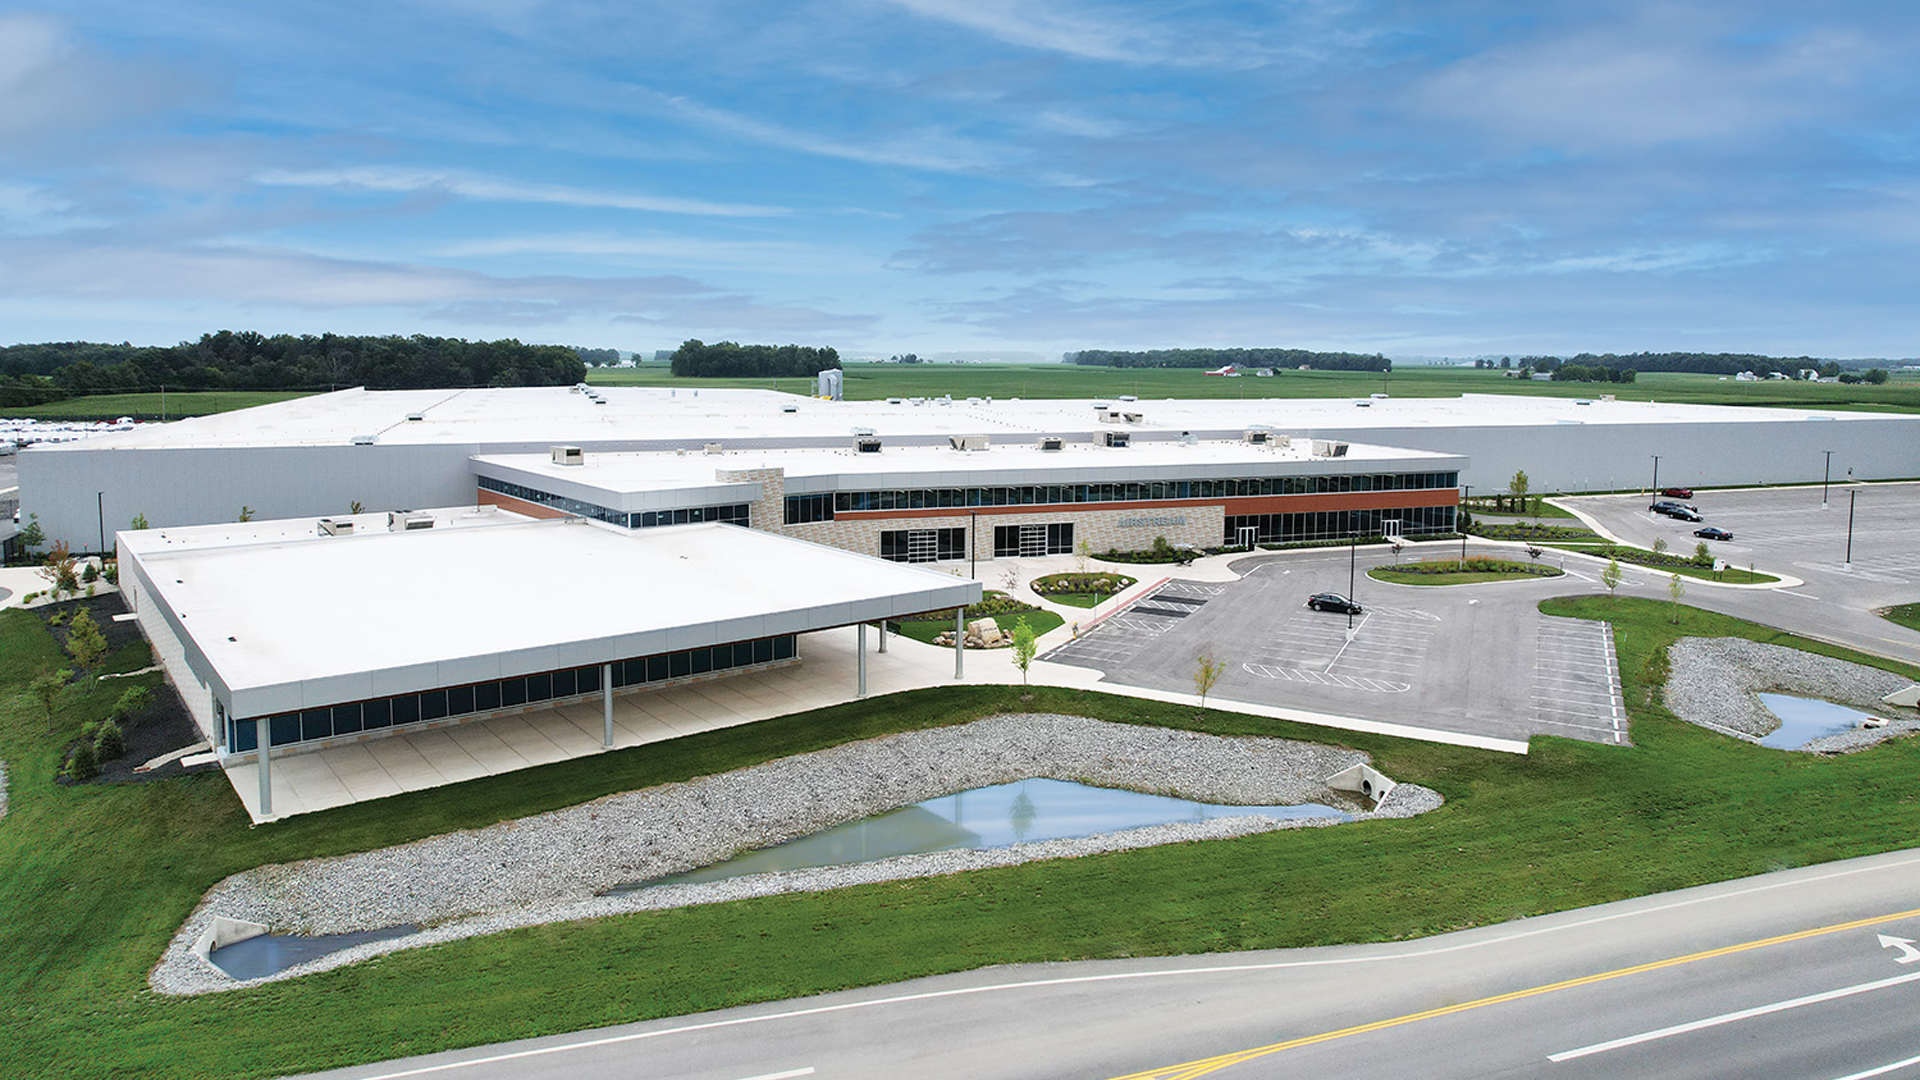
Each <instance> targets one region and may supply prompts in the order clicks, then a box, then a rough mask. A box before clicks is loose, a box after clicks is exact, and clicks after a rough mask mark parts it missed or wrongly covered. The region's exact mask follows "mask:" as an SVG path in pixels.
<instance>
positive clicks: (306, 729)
mask: <svg viewBox="0 0 1920 1080" xmlns="http://www.w3.org/2000/svg"><path fill="white" fill-rule="evenodd" d="M331 734H333V710H332V709H308V710H307V711H306V712H303V713H301V714H300V738H301V740H302V741H305V740H307V739H324V738H326V737H327V736H329V735H331Z"/></svg>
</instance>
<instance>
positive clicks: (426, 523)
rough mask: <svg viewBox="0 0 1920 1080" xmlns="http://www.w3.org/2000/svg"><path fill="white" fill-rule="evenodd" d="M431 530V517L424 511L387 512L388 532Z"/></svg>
mask: <svg viewBox="0 0 1920 1080" xmlns="http://www.w3.org/2000/svg"><path fill="white" fill-rule="evenodd" d="M431 528H433V515H432V514H429V513H427V512H426V511H425V510H389V511H387V531H388V532H414V531H415V530H418V529H431Z"/></svg>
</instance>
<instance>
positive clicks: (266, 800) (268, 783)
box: [253, 716, 273, 818]
mask: <svg viewBox="0 0 1920 1080" xmlns="http://www.w3.org/2000/svg"><path fill="white" fill-rule="evenodd" d="M267 720H268V718H267V717H264V716H262V717H259V718H257V719H255V720H254V722H253V741H254V742H255V743H258V744H259V746H260V816H261V817H262V818H270V817H272V816H273V770H272V768H271V767H270V766H269V765H268V764H267V761H268V756H267V755H268V752H269V751H270V750H271V749H272V747H271V746H270V745H269V740H270V739H271V738H272V735H273V732H272V730H271V729H270V725H269V724H268V723H267Z"/></svg>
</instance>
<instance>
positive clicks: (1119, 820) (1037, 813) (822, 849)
mask: <svg viewBox="0 0 1920 1080" xmlns="http://www.w3.org/2000/svg"><path fill="white" fill-rule="evenodd" d="M1227 817H1266V818H1278V819H1281V820H1286V819H1291V818H1331V819H1334V820H1338V821H1347V820H1351V817H1352V815H1350V814H1348V813H1347V812H1346V811H1343V810H1340V809H1337V808H1335V807H1332V806H1325V805H1322V804H1319V803H1302V804H1298V805H1283V806H1223V805H1218V804H1214V803H1204V802H1196V801H1194V800H1191V799H1177V798H1173V797H1171V796H1166V795H1147V794H1143V793H1141V792H1137V791H1123V790H1120V789H1117V788H1103V787H1094V786H1093V785H1091V784H1078V783H1074V782H1072V781H1068V780H1045V779H1034V780H1016V781H1014V782H1013V783H1011V784H995V785H993V786H991V787H982V788H973V789H971V790H968V791H962V792H958V793H956V794H953V795H942V796H940V797H939V798H936V799H928V800H927V801H925V802H921V803H915V804H914V805H912V806H903V807H901V808H900V809H898V810H891V811H888V812H887V813H884V814H879V815H876V816H874V817H870V818H866V819H864V820H862V821H854V822H849V823H847V824H845V825H839V826H835V827H834V828H831V829H827V830H825V831H822V832H817V833H814V834H813V835H811V836H803V837H800V838H799V839H797V840H789V841H788V842H786V843H784V844H777V845H775V846H773V847H769V848H762V849H760V850H758V851H750V852H747V853H746V854H744V855H739V856H736V857H735V858H732V859H729V860H727V861H726V862H721V863H715V864H713V865H712V866H705V867H701V868H700V869H698V870H692V871H688V872H687V873H684V874H674V875H672V876H669V877H660V878H654V879H652V880H650V881H633V882H625V883H623V884H620V885H616V886H614V887H613V888H611V889H608V890H607V893H608V894H611V895H617V894H621V893H630V892H635V891H637V890H640V889H645V888H649V887H651V886H654V885H675V884H685V883H693V882H703V881H722V880H725V879H727V878H735V877H744V876H746V875H748V874H763V873H769V872H772V871H777V870H804V869H809V868H812V867H819V866H845V865H848V864H851V863H863V862H875V861H878V860H880V859H890V858H893V857H895V856H898V855H917V854H922V853H925V852H930V851H953V850H956V849H960V848H999V847H1009V846H1011V845H1014V844H1020V843H1033V842H1038V841H1042V840H1061V839H1066V838H1069V837H1078V836H1095V835H1098V834H1100V833H1111V832H1120V831H1122V830H1125V829H1138V828H1143V827H1145V826H1149V825H1168V824H1172V823H1175V822H1186V821H1206V820H1208V819H1209V818H1227Z"/></svg>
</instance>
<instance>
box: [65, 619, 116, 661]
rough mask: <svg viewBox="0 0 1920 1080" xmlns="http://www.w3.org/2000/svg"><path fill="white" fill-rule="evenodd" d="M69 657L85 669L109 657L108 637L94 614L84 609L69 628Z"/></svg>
mask: <svg viewBox="0 0 1920 1080" xmlns="http://www.w3.org/2000/svg"><path fill="white" fill-rule="evenodd" d="M67 655H68V656H71V657H73V662H74V663H76V664H79V665H80V666H81V667H83V668H90V667H92V666H93V665H95V664H97V663H99V662H100V658H101V657H103V656H105V655H107V636H106V635H105V634H103V633H101V632H100V624H99V623H97V622H94V621H93V614H92V613H91V612H88V611H86V610H85V609H82V610H81V611H80V612H79V613H78V614H76V615H74V617H73V622H71V623H70V624H68V626H67Z"/></svg>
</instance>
